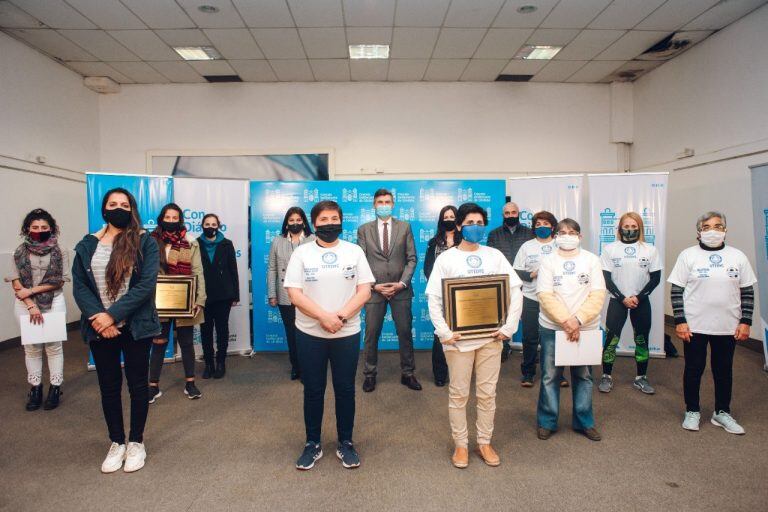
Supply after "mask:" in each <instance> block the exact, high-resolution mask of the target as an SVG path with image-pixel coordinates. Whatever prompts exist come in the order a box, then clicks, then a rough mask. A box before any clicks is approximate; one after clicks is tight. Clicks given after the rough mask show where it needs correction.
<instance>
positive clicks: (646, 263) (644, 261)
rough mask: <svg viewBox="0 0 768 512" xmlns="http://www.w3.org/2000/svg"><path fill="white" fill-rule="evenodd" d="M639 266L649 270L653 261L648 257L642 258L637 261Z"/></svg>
mask: <svg viewBox="0 0 768 512" xmlns="http://www.w3.org/2000/svg"><path fill="white" fill-rule="evenodd" d="M637 264H638V265H640V268H648V267H649V266H650V265H651V260H649V259H648V258H646V257H642V258H640V259H638V260H637Z"/></svg>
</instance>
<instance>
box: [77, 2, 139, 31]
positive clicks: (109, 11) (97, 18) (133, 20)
mask: <svg viewBox="0 0 768 512" xmlns="http://www.w3.org/2000/svg"><path fill="white" fill-rule="evenodd" d="M67 3H68V4H69V5H71V6H72V7H74V8H75V9H77V10H78V11H79V12H80V13H81V14H82V15H83V16H85V17H86V18H88V19H89V20H91V21H92V22H94V23H95V24H96V25H98V27H99V28H103V29H105V30H119V29H141V28H147V26H146V25H144V23H142V22H141V20H140V19H139V18H137V17H136V16H135V15H134V14H133V13H132V12H131V11H129V10H128V9H126V7H125V6H124V5H123V4H121V3H120V2H119V0H67Z"/></svg>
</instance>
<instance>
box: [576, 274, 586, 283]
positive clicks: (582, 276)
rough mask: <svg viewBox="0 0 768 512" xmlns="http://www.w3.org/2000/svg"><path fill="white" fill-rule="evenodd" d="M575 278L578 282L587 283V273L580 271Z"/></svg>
mask: <svg viewBox="0 0 768 512" xmlns="http://www.w3.org/2000/svg"><path fill="white" fill-rule="evenodd" d="M577 279H578V280H579V284H589V274H585V273H581V274H579V277H578V278H577Z"/></svg>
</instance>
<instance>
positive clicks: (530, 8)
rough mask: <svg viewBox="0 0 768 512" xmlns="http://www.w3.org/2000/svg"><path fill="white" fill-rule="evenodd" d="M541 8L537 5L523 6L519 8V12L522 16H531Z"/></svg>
mask: <svg viewBox="0 0 768 512" xmlns="http://www.w3.org/2000/svg"><path fill="white" fill-rule="evenodd" d="M538 9H539V8H538V7H536V6H535V5H521V6H520V7H518V8H517V12H519V13H520V14H531V13H532V12H536V11H537V10H538Z"/></svg>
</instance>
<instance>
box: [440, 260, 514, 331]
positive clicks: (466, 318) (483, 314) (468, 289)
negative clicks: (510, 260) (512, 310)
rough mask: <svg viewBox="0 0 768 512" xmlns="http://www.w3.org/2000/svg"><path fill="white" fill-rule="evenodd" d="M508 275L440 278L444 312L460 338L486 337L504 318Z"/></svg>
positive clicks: (507, 296)
mask: <svg viewBox="0 0 768 512" xmlns="http://www.w3.org/2000/svg"><path fill="white" fill-rule="evenodd" d="M508 310H509V275H507V274H503V275H502V274H495V275H486V276H479V277H455V278H446V279H443V312H444V314H445V321H446V323H447V324H448V327H450V329H451V330H452V331H453V332H454V333H459V334H461V337H462V339H472V338H487V337H489V336H490V334H491V333H493V332H495V331H498V330H499V327H501V326H502V325H504V323H505V322H506V321H507V311H508Z"/></svg>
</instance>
